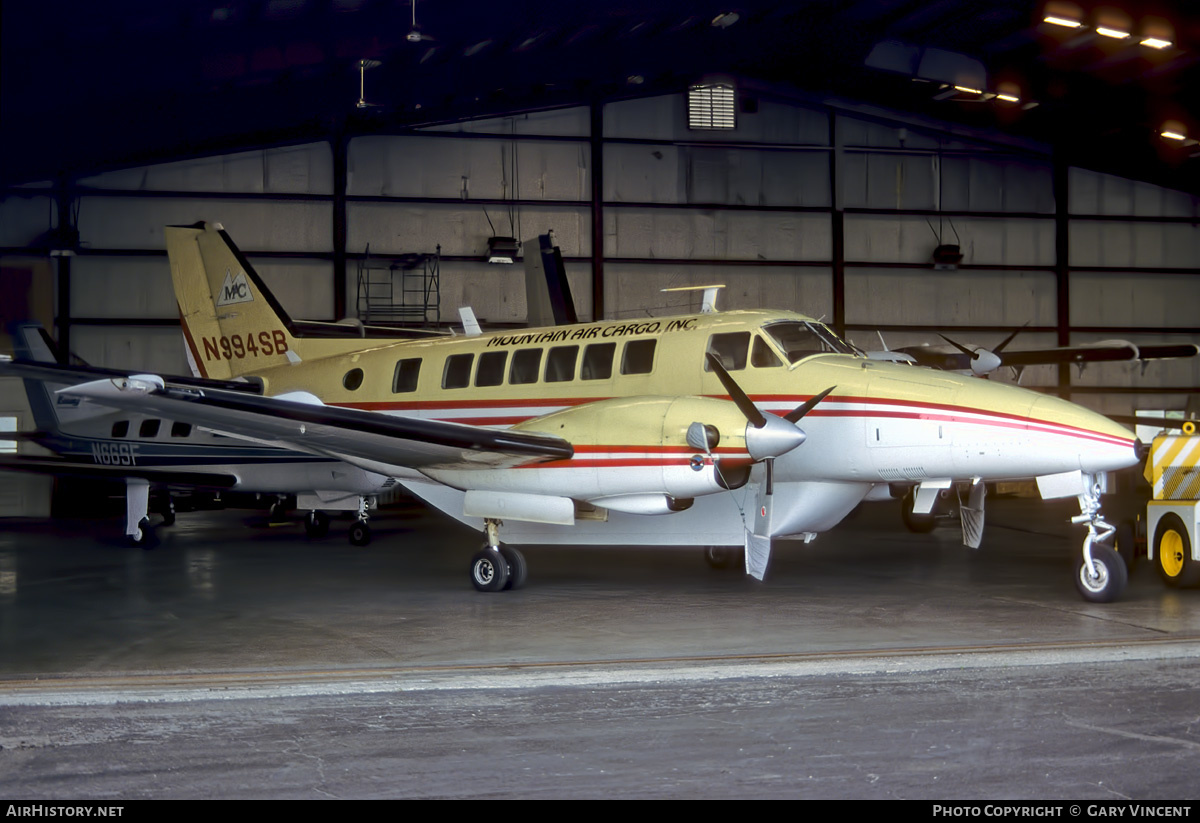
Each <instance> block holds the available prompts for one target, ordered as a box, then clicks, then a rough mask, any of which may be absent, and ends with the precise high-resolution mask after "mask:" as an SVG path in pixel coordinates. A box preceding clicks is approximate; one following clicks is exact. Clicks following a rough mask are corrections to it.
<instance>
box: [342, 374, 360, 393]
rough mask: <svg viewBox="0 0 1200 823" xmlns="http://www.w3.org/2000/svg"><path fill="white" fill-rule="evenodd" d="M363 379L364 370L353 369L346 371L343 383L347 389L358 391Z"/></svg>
mask: <svg viewBox="0 0 1200 823" xmlns="http://www.w3.org/2000/svg"><path fill="white" fill-rule="evenodd" d="M362 381H363V370H362V369H351V370H350V371H348V372H346V376H345V377H343V378H342V385H343V386H345V387H346V391H357V390H358V387H359V386H361V385H362Z"/></svg>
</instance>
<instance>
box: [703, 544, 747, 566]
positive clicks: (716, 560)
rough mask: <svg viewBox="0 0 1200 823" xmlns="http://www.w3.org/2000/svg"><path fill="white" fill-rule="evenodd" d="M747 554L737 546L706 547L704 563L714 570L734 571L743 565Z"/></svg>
mask: <svg viewBox="0 0 1200 823" xmlns="http://www.w3.org/2000/svg"><path fill="white" fill-rule="evenodd" d="M745 553H746V550H745V549H742V548H738V547H737V546H705V547H704V562H705V563H707V564H708V565H709V567H710V568H713V569H722V570H723V569H732V568H736V567H738V566H741V565H743V563H744V561H743V557H744V555H745Z"/></svg>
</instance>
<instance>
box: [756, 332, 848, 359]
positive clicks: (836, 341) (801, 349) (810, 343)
mask: <svg viewBox="0 0 1200 823" xmlns="http://www.w3.org/2000/svg"><path fill="white" fill-rule="evenodd" d="M763 332H765V333H766V334H767V335H769V336H770V338H771V339H772V340H774V341H775V342H776V343H777V344H778V345H779V348H781V349H783V352H784V354H785V355H786V356H787V359H788V362H789V363H795V362H797V361H799V360H802V359H804V358H805V357H809V356H810V355H814V354H830V353H836V354H854V349H853V348H851V347H850V345H849V344H848V343H845V342H844V341H842V340H841V339H840V338H839V337H838V336H837V335H836V334H834V333H833V331H832V330H830V329H829V327H828V326H825V325H823V324H821V323H796V322H784V323H772V324H771V325H769V326H764V327H763Z"/></svg>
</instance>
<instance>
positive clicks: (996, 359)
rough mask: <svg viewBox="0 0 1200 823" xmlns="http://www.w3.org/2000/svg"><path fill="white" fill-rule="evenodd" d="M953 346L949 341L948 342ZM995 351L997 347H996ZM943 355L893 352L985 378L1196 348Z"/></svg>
mask: <svg viewBox="0 0 1200 823" xmlns="http://www.w3.org/2000/svg"><path fill="white" fill-rule="evenodd" d="M951 342H953V341H951ZM998 348H999V347H998ZM963 349H966V347H960V350H959V351H946V350H944V349H941V348H939V347H931V346H906V347H903V348H900V349H897V350H896V351H897V352H898V353H900V354H903V355H907V356H908V357H910V358H911V359H912V360H913V361H915V362H916V363H917V364H918V365H921V366H928V367H930V368H934V369H942V370H943V371H962V372H966V371H974V372H976V373H980V374H986V373H988V372H991V371H994V370H995V369H997V368H999V367H1000V366H1016V367H1018V368H1020V367H1024V366H1043V365H1052V364H1055V363H1111V362H1123V361H1129V360H1143V361H1144V360H1159V359H1165V358H1178V357H1195V356H1196V355H1197V354H1200V347H1198V346H1196V344H1194V343H1177V344H1160V345H1144V346H1139V345H1135V344H1133V343H1130V342H1129V341H1127V340H1105V341H1102V342H1099V343H1085V344H1083V345H1079V346H1061V347H1057V348H1051V349H1026V350H1024V351H1006V350H996V351H990V350H988V349H985V348H982V347H980V348H976V349H974V350H973V351H972V350H969V349H968V350H963Z"/></svg>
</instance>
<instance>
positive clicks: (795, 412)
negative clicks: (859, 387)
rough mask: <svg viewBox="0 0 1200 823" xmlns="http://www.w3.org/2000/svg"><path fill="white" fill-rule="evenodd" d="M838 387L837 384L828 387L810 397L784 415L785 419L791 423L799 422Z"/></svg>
mask: <svg viewBox="0 0 1200 823" xmlns="http://www.w3.org/2000/svg"><path fill="white" fill-rule="evenodd" d="M836 388H837V386H830V387H829V388H827V389H826V390H825V391H823V392H821V393H820V394H817V395H814V396H812V397H810V398H809V399H808V400H806V401H805V402H804V403H803V404H801V405H799V406H797V407H796V408H794V409H792V410H791V411H790V412H788V413H787V414H785V415H784V416H783V419H784V420H786V421H788V422H789V423H799V422H800V418H802V417H804V415H806V414H808V413H809V412H810V411H812V410H813V408H814V407H815V406H816V405H817V404H818V403H820V402H821V401H822V400H824V399H825V397H826V396H827V395H828V394H829V393H830V392H831V391H833V390H834V389H836Z"/></svg>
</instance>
